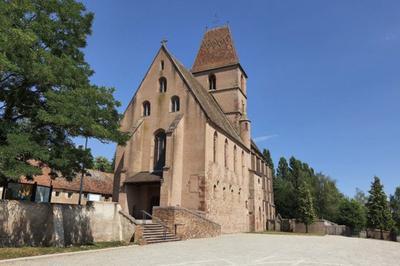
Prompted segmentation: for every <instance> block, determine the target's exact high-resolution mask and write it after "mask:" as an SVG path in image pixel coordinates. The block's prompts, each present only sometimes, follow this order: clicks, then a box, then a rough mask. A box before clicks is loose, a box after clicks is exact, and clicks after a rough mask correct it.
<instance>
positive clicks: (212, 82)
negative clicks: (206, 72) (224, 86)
mask: <svg viewBox="0 0 400 266" xmlns="http://www.w3.org/2000/svg"><path fill="white" fill-rule="evenodd" d="M208 84H209V89H210V91H213V90H216V89H217V78H216V77H215V75H214V74H211V75H210V76H208Z"/></svg>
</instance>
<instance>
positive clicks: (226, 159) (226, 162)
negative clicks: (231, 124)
mask: <svg viewBox="0 0 400 266" xmlns="http://www.w3.org/2000/svg"><path fill="white" fill-rule="evenodd" d="M224 165H225V167H226V168H228V140H227V139H225V147H224Z"/></svg>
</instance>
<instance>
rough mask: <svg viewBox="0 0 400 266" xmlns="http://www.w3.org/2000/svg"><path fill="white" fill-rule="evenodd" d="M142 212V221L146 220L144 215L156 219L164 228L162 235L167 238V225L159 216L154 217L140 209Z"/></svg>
mask: <svg viewBox="0 0 400 266" xmlns="http://www.w3.org/2000/svg"><path fill="white" fill-rule="evenodd" d="M141 212H142V214H143V221H144V220H146V216H148V217H150V218H151V219H152V220H153V219H154V220H157V223H158V224H160V225H161V226H162V227H163V228H164V232H163V234H164V235H163V237H164V240H165V239H166V238H167V229H168V226H167V225H166V224H164V223H163V222H162V221H161V220H160V219H159V218H157V217H154V216H153V215H151V214H150V213H148V212H146V211H145V210H141Z"/></svg>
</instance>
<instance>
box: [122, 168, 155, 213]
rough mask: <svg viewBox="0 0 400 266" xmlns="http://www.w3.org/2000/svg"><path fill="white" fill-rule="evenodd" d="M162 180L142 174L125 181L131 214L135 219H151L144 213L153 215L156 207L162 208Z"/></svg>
mask: <svg viewBox="0 0 400 266" xmlns="http://www.w3.org/2000/svg"><path fill="white" fill-rule="evenodd" d="M160 180H161V178H160V176H158V175H155V174H152V173H148V172H141V173H139V174H136V175H134V176H132V177H131V178H128V179H127V180H126V181H125V185H126V195H127V205H128V210H129V214H130V215H131V216H133V217H134V218H135V219H150V217H148V216H144V215H143V211H145V212H147V213H149V214H152V212H153V207H154V206H160V188H161V182H160Z"/></svg>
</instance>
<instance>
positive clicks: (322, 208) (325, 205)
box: [311, 173, 343, 222]
mask: <svg viewBox="0 0 400 266" xmlns="http://www.w3.org/2000/svg"><path fill="white" fill-rule="evenodd" d="M312 180H313V182H312V184H314V187H312V189H313V190H314V191H313V192H312V193H311V194H312V195H313V196H314V197H315V198H314V206H315V211H316V214H317V216H318V217H319V218H323V219H327V220H329V221H333V222H336V221H337V219H338V215H339V205H340V202H341V200H342V199H343V195H342V193H340V191H339V189H338V188H337V187H336V182H335V181H334V180H332V179H331V178H330V177H329V176H325V175H324V174H322V173H318V174H316V175H314V176H313V177H312Z"/></svg>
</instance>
